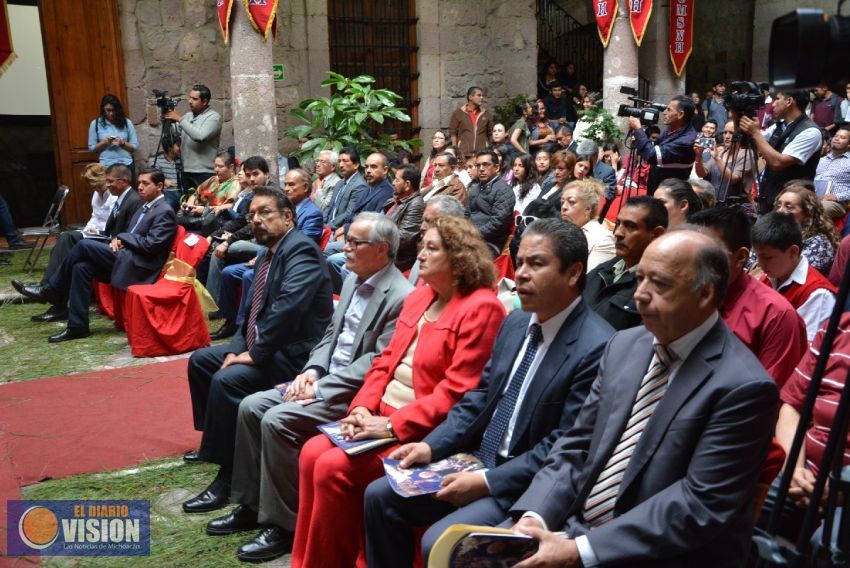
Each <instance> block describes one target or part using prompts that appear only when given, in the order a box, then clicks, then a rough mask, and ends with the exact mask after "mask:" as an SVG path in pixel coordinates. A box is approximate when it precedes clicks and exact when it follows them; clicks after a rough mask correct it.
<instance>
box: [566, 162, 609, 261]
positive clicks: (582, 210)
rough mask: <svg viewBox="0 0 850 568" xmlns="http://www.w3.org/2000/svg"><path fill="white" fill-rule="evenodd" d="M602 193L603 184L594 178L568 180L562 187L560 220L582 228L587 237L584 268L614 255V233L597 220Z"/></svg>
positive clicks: (603, 194) (603, 193)
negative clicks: (585, 265) (586, 254)
mask: <svg viewBox="0 0 850 568" xmlns="http://www.w3.org/2000/svg"><path fill="white" fill-rule="evenodd" d="M604 196H605V185H604V184H603V183H602V182H600V181H597V180H595V179H590V178H587V179H582V180H576V181H573V182H570V183H569V184H567V187H565V188H564V194H563V196H562V201H561V219H563V220H564V221H569V222H571V223H573V224H575V225H578V226H579V227H581V230H582V231H584V236H585V237H586V238H587V252H588V256H587V271H588V272H590V271H591V270H593V269H594V268H596V266H597V265H599V264H602V263H603V262H605V261H606V260H610V259H612V258H614V255H615V254H616V249H615V248H614V236H613V235H612V234H611V231H609V230H608V229H606V228H605V226H604V225H601V224H600V223H599V220H598V219H597V217H598V216H599V202H600V201H602V198H603V197H604Z"/></svg>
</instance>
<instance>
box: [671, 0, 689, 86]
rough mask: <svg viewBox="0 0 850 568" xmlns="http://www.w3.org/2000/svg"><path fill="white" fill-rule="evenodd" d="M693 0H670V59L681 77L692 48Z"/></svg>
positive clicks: (677, 74)
mask: <svg viewBox="0 0 850 568" xmlns="http://www.w3.org/2000/svg"><path fill="white" fill-rule="evenodd" d="M694 3H695V0H670V61H672V62H673V70H674V71H675V72H676V76H678V77H681V76H682V71H684V70H685V64H687V62H688V58H689V57H690V56H691V52H692V51H693V49H694V15H695V14H694Z"/></svg>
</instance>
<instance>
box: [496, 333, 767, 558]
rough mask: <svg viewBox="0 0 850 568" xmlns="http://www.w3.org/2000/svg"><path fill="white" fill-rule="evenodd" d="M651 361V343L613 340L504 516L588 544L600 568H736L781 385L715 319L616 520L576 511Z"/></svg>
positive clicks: (650, 437)
mask: <svg viewBox="0 0 850 568" xmlns="http://www.w3.org/2000/svg"><path fill="white" fill-rule="evenodd" d="M651 356H652V335H651V334H650V333H649V332H648V331H647V330H646V328H644V327H643V326H641V327H636V328H632V329H628V330H625V331H622V332H620V333H618V334H616V335H615V336H614V337H613V339H612V340H611V342H610V343H609V344H608V348H607V349H606V351H605V354H604V355H603V357H602V363H601V364H600V370H599V375H598V376H597V378H596V380H595V381H594V384H593V387H592V388H591V391H590V395H589V396H588V397H587V400H586V402H585V404H584V406H583V407H582V409H581V412H580V414H579V417H578V419H577V420H576V422H575V425H574V426H573V428H572V429H570V430H569V431H568V432H567V433H566V434H565V435H564V436H563V437H561V438H560V439H559V440H558V441H557V442H556V443H555V445H554V446H553V447H552V449H551V451H550V452H549V455H548V456H547V458H546V462H545V463H544V466H543V468H542V469H541V470H540V471H539V472H538V473H537V475H536V476H535V477H534V480H533V481H532V483H531V485H530V486H529V488H528V490H526V492H525V493H524V494H523V495H522V497H520V499H519V500H518V501H517V502H516V503H515V504H514V506H513V508H512V509H511V511H512V513H513V515H514V516H515V517H518V516H519V515H521V514H522V513H523V512H525V511H534V512H536V513H538V514H539V515H541V516H542V517H543V519H544V520H545V521H546V523H547V525H548V527H549V529H550V530H560V529H562V528H563V529H565V530H566V532H567V533H568V535H569V536H570V537H576V536H578V535H582V534H586V535H587V538H588V541H589V543H590V545H591V547H592V548H593V551H594V553H595V554H596V556H597V558H598V559H599V562H600V565H601V566H613V565H616V566H638V567H640V566H647V567H649V566H652V567H659V566H661V567H667V566H669V567H671V568H672V567H674V566H677V567H678V566H689V567H691V568H693V567H702V566H705V567H706V568H708V567H717V566H723V567H724V568H726V567H734V566H744V564H745V561H746V558H747V553H748V550H749V543H750V535H751V532H752V527H753V522H752V518H753V504H754V497H755V486H756V482H757V479H758V475H759V473H760V472H761V469H762V465H763V463H764V459H765V457H766V455H767V450H768V448H769V445H770V440H771V438H772V436H773V429H774V425H775V423H776V410H777V399H778V393H777V387H776V384H775V383H774V382H773V380H771V378H770V377H769V376H768V375H767V373H766V372H765V371H764V368H763V367H762V366H761V364H759V362H758V360H757V359H756V358H755V356H754V355H753V354H752V353H751V352H750V351H749V349H747V348H746V346H744V344H743V343H741V342H740V341H739V340H738V339H737V338H736V337H735V336H734V335H733V334H732V332H730V331H729V329H728V328H727V327H726V324H725V323H723V321H722V320H718V322H717V323H716V324H715V325H714V326H713V327H712V328H711V329H710V330H709V332H708V334H707V335H706V336H705V338H703V340H702V341H701V342H700V344H699V345H697V347H696V348H695V349H694V350H693V351H692V352H691V354H690V356H688V358H687V359H685V361H684V362H683V363H682V366H681V367H680V368H679V370H678V372H677V373H676V375H675V377H674V379H673V380H672V381H671V383H670V386H669V388H668V389H667V392H666V394H665V395H664V398H662V399H661V402H660V403H659V405H658V407H657V408H656V410H655V412H654V414H653V416H652V418H651V419H650V421H649V423H648V425H647V427H646V430H644V433H643V435H642V436H641V438H640V441H639V442H638V445H637V447H636V448H635V451H634V454H633V455H632V457H631V459H630V460H629V463H628V466H627V467H626V470H625V473H624V477H623V480H622V483H621V484H620V489H619V493H618V497H617V502H616V504H615V508H614V519H613V520H611V521H610V522H608V523H606V524H604V525H601V526H598V527H596V528H594V529H593V530H592V531H591V530H589V527H588V526H587V525H586V523H585V521H584V519H583V517H582V508H583V505H584V503H585V501H586V500H587V496H588V494H589V493H590V491H591V489H592V487H593V484H594V483H595V482H596V479H597V478H598V477H599V473H600V472H601V471H602V469H603V468H604V466H605V464H606V462H607V460H608V458H609V456H610V455H611V453H612V451H613V449H614V447H615V446H616V445H617V443H618V441H619V439H620V436H621V434H622V432H623V429H624V427H625V424H626V422H627V421H628V419H629V416H630V414H631V408H632V404H633V403H634V400H635V396H636V393H637V390H638V386H639V385H640V381H641V379H642V378H643V374H644V373H645V371H646V369H647V368H648V367H649V362H650V359H651Z"/></svg>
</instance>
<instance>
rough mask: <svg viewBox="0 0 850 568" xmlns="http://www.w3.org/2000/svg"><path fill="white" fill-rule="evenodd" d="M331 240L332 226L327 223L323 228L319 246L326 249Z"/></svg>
mask: <svg viewBox="0 0 850 568" xmlns="http://www.w3.org/2000/svg"><path fill="white" fill-rule="evenodd" d="M329 240H331V228H330V227H328V226H327V225H325V228H324V229H322V238H320V239H319V248H320V249H322V250H325V247H326V246H328V241H329Z"/></svg>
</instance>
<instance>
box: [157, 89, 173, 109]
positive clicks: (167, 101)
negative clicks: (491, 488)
mask: <svg viewBox="0 0 850 568" xmlns="http://www.w3.org/2000/svg"><path fill="white" fill-rule="evenodd" d="M153 96H154V98H155V101H154V104H156V106H158V107H159V110H160V113H161V114H165V113H167V112H170V111H172V110H174V109H175V108H177V103H178V101H177V99H172V98H171V97H169V96H168V91H160V90H159V89H154V90H153Z"/></svg>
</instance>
